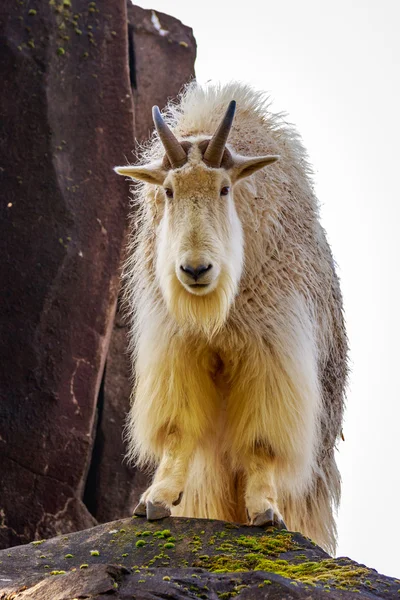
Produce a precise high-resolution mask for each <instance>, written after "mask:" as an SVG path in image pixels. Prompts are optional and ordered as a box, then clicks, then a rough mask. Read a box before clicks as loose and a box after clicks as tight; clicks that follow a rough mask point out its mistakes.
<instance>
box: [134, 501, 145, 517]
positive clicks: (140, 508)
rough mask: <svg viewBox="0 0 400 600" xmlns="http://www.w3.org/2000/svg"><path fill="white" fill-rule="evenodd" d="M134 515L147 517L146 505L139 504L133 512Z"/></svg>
mask: <svg viewBox="0 0 400 600" xmlns="http://www.w3.org/2000/svg"><path fill="white" fill-rule="evenodd" d="M133 514H134V515H136V516H137V517H145V516H146V515H147V511H146V504H145V503H144V502H139V504H138V505H137V506H136V508H135V510H134V511H133Z"/></svg>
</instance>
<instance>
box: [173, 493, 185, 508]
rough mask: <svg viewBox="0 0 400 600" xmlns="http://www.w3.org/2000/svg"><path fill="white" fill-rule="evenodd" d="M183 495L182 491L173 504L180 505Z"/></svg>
mask: <svg viewBox="0 0 400 600" xmlns="http://www.w3.org/2000/svg"><path fill="white" fill-rule="evenodd" d="M182 496H183V492H181V493H180V494H179V496H178V497H177V499H176V500H174V501H173V503H172V506H178V504H180V503H181V500H182Z"/></svg>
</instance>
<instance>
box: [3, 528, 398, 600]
mask: <svg viewBox="0 0 400 600" xmlns="http://www.w3.org/2000/svg"><path fill="white" fill-rule="evenodd" d="M399 591H400V581H399V580H397V579H393V578H390V577H386V576H383V575H379V573H377V572H376V571H375V570H373V569H369V568H367V567H365V566H364V565H360V564H358V563H355V562H354V561H352V560H350V559H348V558H338V559H332V558H331V557H330V556H329V555H328V554H326V553H325V552H324V551H323V550H322V549H321V548H319V547H318V546H316V545H315V544H314V542H312V541H311V540H308V539H307V538H305V537H303V536H302V535H300V534H299V533H292V532H288V531H278V530H276V529H272V528H270V529H268V530H264V529H262V528H251V529H250V528H248V527H245V526H239V525H234V524H232V523H225V522H222V521H212V520H205V519H183V518H169V519H163V520H162V521H157V522H153V523H149V522H147V521H146V520H145V519H144V518H143V519H142V518H137V517H134V518H130V519H123V520H119V521H114V522H112V523H107V524H105V525H99V526H97V527H94V528H92V529H87V530H85V531H79V532H77V533H72V534H69V535H65V536H59V537H56V538H52V539H50V540H38V541H35V542H32V543H31V544H27V545H25V546H18V547H15V548H10V549H8V550H3V551H2V552H0V599H3V600H6V599H9V598H13V599H30V600H39V599H40V600H47V599H49V600H50V599H51V600H74V599H75V600H77V599H78V598H91V599H93V600H94V599H96V600H100V599H101V598H106V597H109V596H110V595H111V596H112V597H113V598H116V599H117V598H118V599H127V598H135V599H136V600H156V599H158V600H159V599H160V598H164V599H167V598H171V599H184V598H193V599H195V598H204V599H208V598H210V599H218V598H221V599H224V600H226V599H229V598H234V597H238V598H240V599H241V600H250V599H252V598H271V599H273V598H279V599H282V598H285V599H286V600H291V599H295V598H331V599H336V598H343V599H346V598H349V599H350V598H358V599H360V598H369V599H374V598H387V599H388V598H399Z"/></svg>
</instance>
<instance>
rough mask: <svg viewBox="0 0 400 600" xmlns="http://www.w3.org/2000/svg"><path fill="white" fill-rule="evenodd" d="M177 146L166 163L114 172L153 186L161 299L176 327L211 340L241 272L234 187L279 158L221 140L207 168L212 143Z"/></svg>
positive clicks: (220, 323)
mask: <svg viewBox="0 0 400 600" xmlns="http://www.w3.org/2000/svg"><path fill="white" fill-rule="evenodd" d="M232 116H233V115H232ZM156 127H157V121H156ZM157 128H158V127H157ZM168 131H169V130H168ZM169 134H170V132H169V133H168V135H169ZM213 139H214V138H213ZM225 141H226V140H225ZM163 143H164V141H163ZM174 143H175V142H174ZM176 144H178V145H179V148H180V150H182V153H181V154H179V148H178V149H177V150H176V149H174V148H173V149H172V151H173V152H175V151H176V152H178V156H174V155H172V158H171V156H170V154H169V153H168V148H167V155H166V157H164V160H163V161H159V162H158V163H154V164H150V165H144V166H137V167H117V168H116V171H117V172H118V173H119V174H121V175H128V176H130V177H132V178H134V179H140V180H143V181H147V182H148V183H152V184H154V185H156V186H157V190H156V199H157V203H158V204H161V205H162V206H163V207H164V208H163V215H162V218H161V219H160V221H159V224H158V228H157V232H156V237H157V244H156V252H157V256H156V270H157V279H158V282H159V285H160V288H161V291H162V294H163V297H164V299H165V301H166V304H167V306H168V309H169V311H170V312H171V313H172V314H173V315H174V317H175V318H176V320H177V321H178V322H179V323H180V325H183V326H185V327H188V328H190V329H193V330H197V331H198V330H201V331H202V332H203V333H205V334H206V335H207V336H208V337H212V335H213V334H214V333H215V332H216V331H218V330H219V329H220V328H221V327H222V325H223V324H224V323H225V321H226V318H227V316H228V313H229V309H230V307H231V305H232V302H233V300H234V298H235V295H236V293H237V291H238V286H239V281H240V277H241V274H242V267H243V255H244V249H243V234H242V226H241V223H240V220H239V217H238V214H237V211H236V207H235V202H234V199H233V186H234V184H235V183H236V181H238V180H239V179H241V178H243V177H246V176H248V175H251V173H253V172H254V171H256V170H257V169H260V168H262V167H264V166H266V165H267V164H269V163H271V162H274V161H275V160H276V159H277V157H276V156H264V157H257V158H254V157H252V158H246V157H241V156H235V155H232V154H231V152H229V150H227V149H226V148H225V142H224V144H223V146H222V150H221V149H220V150H219V154H220V156H219V158H218V161H217V164H213V162H212V160H208V158H207V152H208V148H209V147H210V146H211V145H212V140H211V141H210V140H205V139H201V138H198V139H196V140H193V141H190V142H188V141H186V142H177V141H176ZM164 145H165V143H164ZM170 152H171V150H170ZM211 159H213V156H212V155H211ZM171 163H172V164H171ZM174 163H175V164H174ZM210 163H211V164H210Z"/></svg>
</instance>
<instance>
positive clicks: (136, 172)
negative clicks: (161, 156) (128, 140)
mask: <svg viewBox="0 0 400 600" xmlns="http://www.w3.org/2000/svg"><path fill="white" fill-rule="evenodd" d="M114 171H115V172H116V173H118V175H124V176H125V177H131V178H132V179H137V180H139V181H146V182H147V183H153V184H154V185H161V184H162V183H164V180H165V178H166V176H167V171H165V169H163V168H162V166H161V165H160V163H153V164H149V165H139V166H137V167H129V166H128V167H114Z"/></svg>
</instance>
